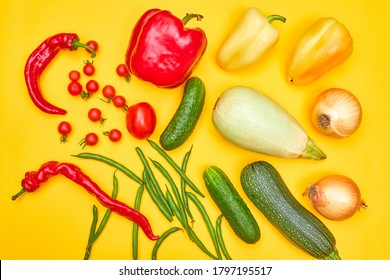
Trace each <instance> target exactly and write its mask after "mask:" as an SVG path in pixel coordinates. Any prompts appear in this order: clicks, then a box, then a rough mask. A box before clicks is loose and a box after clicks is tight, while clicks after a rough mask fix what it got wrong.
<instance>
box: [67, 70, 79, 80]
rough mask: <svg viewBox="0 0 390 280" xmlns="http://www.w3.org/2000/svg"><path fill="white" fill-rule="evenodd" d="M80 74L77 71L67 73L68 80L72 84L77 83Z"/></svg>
mask: <svg viewBox="0 0 390 280" xmlns="http://www.w3.org/2000/svg"><path fill="white" fill-rule="evenodd" d="M80 76H81V75H80V72H79V71H77V70H72V71H70V72H69V79H70V80H71V81H72V82H77V81H78V80H79V79H80Z"/></svg>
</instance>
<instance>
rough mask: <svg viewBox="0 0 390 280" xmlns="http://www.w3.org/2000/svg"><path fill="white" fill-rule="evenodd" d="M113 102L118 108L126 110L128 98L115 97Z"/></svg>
mask: <svg viewBox="0 0 390 280" xmlns="http://www.w3.org/2000/svg"><path fill="white" fill-rule="evenodd" d="M112 102H113V103H114V106H115V107H117V108H125V106H126V98H124V97H123V96H122V95H115V96H114V98H113V99H112Z"/></svg>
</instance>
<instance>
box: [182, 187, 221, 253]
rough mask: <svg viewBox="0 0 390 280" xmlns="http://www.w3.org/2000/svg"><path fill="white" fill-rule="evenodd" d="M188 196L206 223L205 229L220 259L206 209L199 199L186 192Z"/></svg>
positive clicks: (215, 236)
mask: <svg viewBox="0 0 390 280" xmlns="http://www.w3.org/2000/svg"><path fill="white" fill-rule="evenodd" d="M188 198H189V199H191V200H192V202H193V203H194V204H195V206H196V207H197V208H198V210H199V212H200V214H201V215H202V218H203V220H204V222H205V223H206V226H207V229H208V231H209V233H210V236H211V238H212V240H213V243H214V246H215V250H216V252H217V256H218V259H219V260H221V259H222V255H221V250H220V248H219V245H218V240H217V235H216V233H215V230H214V227H213V225H212V223H211V220H210V217H209V215H208V214H207V212H206V209H205V208H204V206H203V204H202V203H201V202H200V200H199V199H198V198H197V197H196V196H195V195H194V194H193V193H188Z"/></svg>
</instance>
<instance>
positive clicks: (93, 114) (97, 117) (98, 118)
mask: <svg viewBox="0 0 390 280" xmlns="http://www.w3.org/2000/svg"><path fill="white" fill-rule="evenodd" d="M88 118H89V119H90V120H91V121H93V122H100V124H101V125H102V124H103V123H104V121H105V120H106V119H104V118H102V112H101V111H100V110H99V109H98V108H92V109H90V110H89V111H88Z"/></svg>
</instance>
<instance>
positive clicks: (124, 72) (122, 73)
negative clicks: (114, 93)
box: [116, 64, 131, 82]
mask: <svg viewBox="0 0 390 280" xmlns="http://www.w3.org/2000/svg"><path fill="white" fill-rule="evenodd" d="M116 74H117V75H118V76H119V77H123V78H125V80H126V82H130V79H131V76H130V73H129V70H128V69H127V66H126V64H119V65H118V66H117V67H116Z"/></svg>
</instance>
